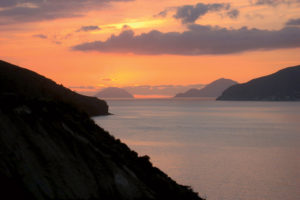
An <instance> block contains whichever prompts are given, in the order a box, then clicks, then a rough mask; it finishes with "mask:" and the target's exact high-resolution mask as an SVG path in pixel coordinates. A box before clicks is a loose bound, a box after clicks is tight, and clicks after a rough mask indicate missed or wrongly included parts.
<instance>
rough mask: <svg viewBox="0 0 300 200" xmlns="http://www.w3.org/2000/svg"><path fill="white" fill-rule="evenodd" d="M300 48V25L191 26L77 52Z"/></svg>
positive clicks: (126, 34) (128, 34)
mask: <svg viewBox="0 0 300 200" xmlns="http://www.w3.org/2000/svg"><path fill="white" fill-rule="evenodd" d="M295 47H300V28H298V27H285V28H282V29H281V30H274V31H269V30H259V29H248V28H247V27H243V28H240V29H227V28H220V27H211V26H201V25H190V26H189V30H188V31H185V32H183V33H179V32H168V33H162V32H159V31H156V30H154V31H151V32H149V33H143V34H141V35H135V34H134V32H133V31H132V30H127V31H123V32H122V33H121V34H120V35H117V36H115V35H112V36H111V37H110V38H109V39H107V40H106V41H95V42H89V43H83V44H79V45H77V46H74V47H73V48H72V49H73V50H77V51H98V52H118V53H134V54H146V55H147V54H148V55H153V54H176V55H204V54H231V53H239V52H244V51H251V50H271V49H280V48H295Z"/></svg>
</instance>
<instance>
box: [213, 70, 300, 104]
mask: <svg viewBox="0 0 300 200" xmlns="http://www.w3.org/2000/svg"><path fill="white" fill-rule="evenodd" d="M218 100H255V101H295V100H298V101H299V100H300V65H298V66H294V67H288V68H285V69H282V70H280V71H278V72H276V73H274V74H271V75H268V76H264V77H261V78H256V79H253V80H251V81H249V82H247V83H243V84H238V85H234V86H232V87H230V88H228V89H227V90H225V91H224V92H223V94H222V95H221V96H220V97H219V98H218Z"/></svg>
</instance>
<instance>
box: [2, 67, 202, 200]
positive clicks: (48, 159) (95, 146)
mask: <svg viewBox="0 0 300 200" xmlns="http://www.w3.org/2000/svg"><path fill="white" fill-rule="evenodd" d="M90 109H94V110H95V111H94V112H92V111H91V110H90ZM96 113H104V114H105V113H108V107H107V105H106V103H105V101H102V100H98V99H96V98H95V97H94V98H88V97H84V96H82V95H78V94H76V93H75V92H72V91H70V90H68V89H66V88H64V87H63V86H60V85H57V84H56V83H55V82H53V81H51V80H50V79H47V78H45V77H43V76H41V75H39V74H37V73H34V72H32V71H30V70H26V69H24V68H20V67H17V66H15V65H11V64H9V63H6V62H3V61H1V62H0V130H1V131H0V155H1V159H0V184H1V197H3V198H4V199H18V200H79V199H80V200H92V199H94V200H96V199H103V200H133V199H135V200H164V199H172V200H183V199H185V200H202V198H200V197H199V196H198V194H197V193H195V192H193V190H192V189H191V188H190V187H188V186H183V185H179V184H177V183H176V182H175V181H174V180H172V179H171V178H170V177H168V176H167V175H166V174H165V173H163V172H162V171H161V170H159V169H158V168H156V167H153V166H152V163H151V162H150V158H149V157H148V156H138V154H137V153H136V152H134V151H132V150H130V149H129V148H128V146H127V145H126V144H124V143H122V142H121V141H120V140H117V139H115V138H114V137H113V136H111V135H110V134H109V133H108V132H107V131H105V130H104V129H102V128H101V127H99V126H97V125H96V124H95V122H94V121H93V120H92V119H91V118H90V116H92V115H93V114H96ZM120 131H121V130H120Z"/></svg>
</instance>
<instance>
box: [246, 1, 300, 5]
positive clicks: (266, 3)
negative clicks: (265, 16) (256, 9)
mask: <svg viewBox="0 0 300 200" xmlns="http://www.w3.org/2000/svg"><path fill="white" fill-rule="evenodd" d="M251 3H252V4H254V5H268V6H278V5H280V4H293V3H300V0H256V1H254V2H253V1H251Z"/></svg>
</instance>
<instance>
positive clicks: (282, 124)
mask: <svg viewBox="0 0 300 200" xmlns="http://www.w3.org/2000/svg"><path fill="white" fill-rule="evenodd" d="M108 103H109V105H110V112H112V113H114V115H111V116H108V117H96V118H94V120H95V121H96V123H97V124H99V125H100V126H102V127H103V128H105V129H106V130H108V131H109V132H110V133H111V134H112V135H114V136H115V137H117V138H120V139H121V140H122V141H124V142H125V143H126V144H128V145H129V146H130V147H131V148H132V149H134V150H135V151H137V152H138V153H139V154H140V155H144V154H147V155H149V156H150V157H151V161H152V162H153V163H154V165H155V166H157V167H159V168H161V169H162V170H163V171H165V172H166V173H167V174H168V175H170V176H171V177H172V178H174V179H175V180H176V181H178V182H179V183H181V184H187V185H191V186H192V187H193V188H194V189H195V190H196V191H197V192H199V194H201V195H206V196H207V198H208V199H209V200H219V199H223V200H229V199H230V200H233V199H234V200H237V199H241V200H263V199H266V200H270V199H272V200H279V199H280V200H281V199H285V200H298V199H299V197H300V190H299V188H300V170H299V169H300V123H299V122H300V102H219V101H200V100H190V101H189V100H173V99H170V100H127V101H126V100H123V101H109V102H108Z"/></svg>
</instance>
